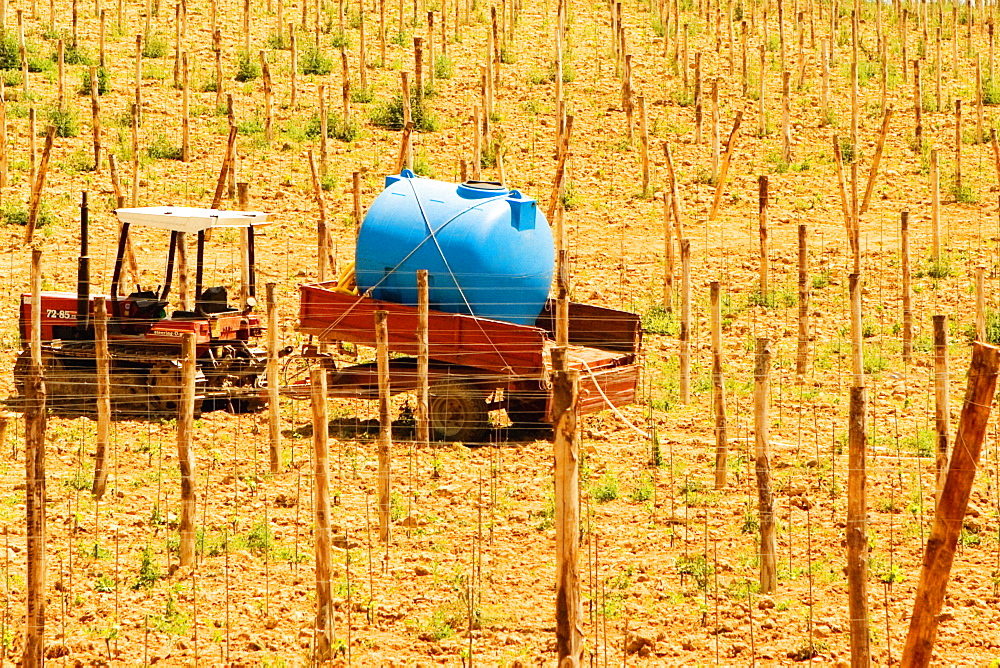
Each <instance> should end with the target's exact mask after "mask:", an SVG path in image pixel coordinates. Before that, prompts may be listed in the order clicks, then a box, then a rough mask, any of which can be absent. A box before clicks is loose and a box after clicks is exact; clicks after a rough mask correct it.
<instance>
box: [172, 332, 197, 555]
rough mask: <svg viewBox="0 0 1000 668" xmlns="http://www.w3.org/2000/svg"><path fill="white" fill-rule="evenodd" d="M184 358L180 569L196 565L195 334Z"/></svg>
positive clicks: (189, 336) (179, 431)
mask: <svg viewBox="0 0 1000 668" xmlns="http://www.w3.org/2000/svg"><path fill="white" fill-rule="evenodd" d="M183 345H184V355H183V359H182V360H181V387H180V404H179V406H178V411H177V460H178V465H179V466H180V472H181V518H180V526H179V534H180V551H179V553H180V562H181V566H194V564H195V533H196V532H195V515H196V514H197V497H196V496H195V491H194V481H195V472H194V466H195V459H194V448H193V446H192V442H193V440H194V434H193V432H194V403H195V376H196V374H197V372H198V366H197V356H198V352H197V343H196V339H195V335H194V334H185V335H184V343H183Z"/></svg>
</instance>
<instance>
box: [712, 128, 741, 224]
mask: <svg viewBox="0 0 1000 668" xmlns="http://www.w3.org/2000/svg"><path fill="white" fill-rule="evenodd" d="M742 122H743V110H742V109H740V110H738V111H737V112H736V118H735V119H733V129H732V130H731V131H730V133H729V139H728V141H726V153H725V155H723V156H722V167H720V168H719V176H718V178H717V179H716V180H715V197H714V199H713V200H712V208H711V209H710V210H709V212H708V219H709V220H710V221H712V220H715V219H716V216H717V215H718V214H719V206H720V205H721V204H722V192H723V189H724V188H725V186H726V177H727V176H728V174H729V165H730V163H731V162H732V159H733V151H734V150H735V149H736V136H737V134H738V133H739V131H740V123H742Z"/></svg>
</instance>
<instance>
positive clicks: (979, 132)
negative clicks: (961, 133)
mask: <svg viewBox="0 0 1000 668" xmlns="http://www.w3.org/2000/svg"><path fill="white" fill-rule="evenodd" d="M983 136H984V135H983V71H982V65H981V63H980V58H979V54H978V53H977V54H976V143H977V144H982V143H983Z"/></svg>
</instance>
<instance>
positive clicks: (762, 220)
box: [757, 174, 770, 305]
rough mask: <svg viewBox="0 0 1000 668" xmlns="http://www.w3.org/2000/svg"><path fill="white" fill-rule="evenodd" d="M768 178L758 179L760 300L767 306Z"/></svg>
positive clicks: (762, 175) (761, 176)
mask: <svg viewBox="0 0 1000 668" xmlns="http://www.w3.org/2000/svg"><path fill="white" fill-rule="evenodd" d="M767 201H768V194H767V176H766V175H764V174H761V175H760V176H758V177H757V223H758V226H757V227H758V231H759V235H760V272H759V274H760V279H759V285H760V299H761V303H762V304H764V305H766V304H767V295H768V292H769V287H770V286H769V285H768V276H767V273H768V266H767V265H768V255H769V252H768V243H767Z"/></svg>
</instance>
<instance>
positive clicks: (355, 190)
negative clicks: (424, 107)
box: [351, 172, 363, 236]
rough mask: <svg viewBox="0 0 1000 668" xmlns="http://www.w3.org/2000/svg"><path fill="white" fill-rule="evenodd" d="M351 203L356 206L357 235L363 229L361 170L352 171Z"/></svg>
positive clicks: (355, 224)
mask: <svg viewBox="0 0 1000 668" xmlns="http://www.w3.org/2000/svg"><path fill="white" fill-rule="evenodd" d="M351 204H352V205H353V206H354V214H353V215H354V229H355V236H357V233H358V232H360V231H361V222H362V218H363V216H362V214H361V172H351Z"/></svg>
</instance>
